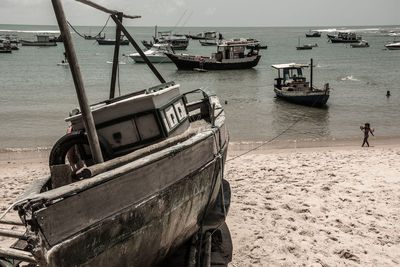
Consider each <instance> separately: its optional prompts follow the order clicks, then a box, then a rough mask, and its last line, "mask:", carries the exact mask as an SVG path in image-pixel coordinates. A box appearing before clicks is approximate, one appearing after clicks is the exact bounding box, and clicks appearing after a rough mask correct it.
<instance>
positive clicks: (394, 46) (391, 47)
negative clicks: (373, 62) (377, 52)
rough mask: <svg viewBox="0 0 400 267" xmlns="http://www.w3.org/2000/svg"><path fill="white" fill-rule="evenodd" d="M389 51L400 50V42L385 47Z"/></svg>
mask: <svg viewBox="0 0 400 267" xmlns="http://www.w3.org/2000/svg"><path fill="white" fill-rule="evenodd" d="M385 47H386V48H387V49H389V50H400V42H392V43H388V44H386V45H385Z"/></svg>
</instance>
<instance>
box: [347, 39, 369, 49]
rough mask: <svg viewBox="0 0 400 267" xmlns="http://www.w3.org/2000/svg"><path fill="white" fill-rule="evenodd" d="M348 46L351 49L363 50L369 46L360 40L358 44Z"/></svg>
mask: <svg viewBox="0 0 400 267" xmlns="http://www.w3.org/2000/svg"><path fill="white" fill-rule="evenodd" d="M350 46H351V47H353V48H364V47H369V44H368V42H367V41H365V40H360V41H359V42H358V43H352V44H350Z"/></svg>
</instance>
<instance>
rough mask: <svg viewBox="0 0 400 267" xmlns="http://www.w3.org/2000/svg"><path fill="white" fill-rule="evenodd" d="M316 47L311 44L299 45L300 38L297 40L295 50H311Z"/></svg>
mask: <svg viewBox="0 0 400 267" xmlns="http://www.w3.org/2000/svg"><path fill="white" fill-rule="evenodd" d="M317 46H318V45H317V44H314V45H312V44H305V45H300V38H299V43H298V45H297V46H296V49H297V50H310V49H312V48H313V47H317Z"/></svg>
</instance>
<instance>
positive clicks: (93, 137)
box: [51, 0, 104, 163]
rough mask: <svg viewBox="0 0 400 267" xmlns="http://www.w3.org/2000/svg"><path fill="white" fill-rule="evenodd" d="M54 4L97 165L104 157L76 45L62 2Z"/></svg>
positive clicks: (58, 0) (55, 0)
mask: <svg viewBox="0 0 400 267" xmlns="http://www.w3.org/2000/svg"><path fill="white" fill-rule="evenodd" d="M51 2H52V4H53V9H54V13H55V15H56V18H57V23H58V27H59V28H60V32H61V36H62V39H63V43H64V47H65V52H66V54H67V58H68V62H69V67H70V69H71V74H72V78H73V80H74V84H75V90H76V94H77V96H78V102H79V107H80V109H81V112H82V119H83V125H84V127H85V130H86V133H87V136H88V141H89V147H90V151H91V152H92V156H93V160H94V162H95V163H102V162H104V160H103V155H102V154H101V148H100V143H99V138H98V136H97V132H96V126H95V124H94V119H93V114H92V111H91V109H90V106H89V102H88V99H87V96H86V92H85V87H84V85H83V79H82V74H81V71H80V68H79V64H78V59H77V57H76V53H75V49H74V45H73V43H72V38H71V33H70V31H69V28H68V24H67V20H66V18H65V14H64V10H63V7H62V4H61V0H51Z"/></svg>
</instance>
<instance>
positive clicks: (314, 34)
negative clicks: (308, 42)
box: [306, 30, 321, 37]
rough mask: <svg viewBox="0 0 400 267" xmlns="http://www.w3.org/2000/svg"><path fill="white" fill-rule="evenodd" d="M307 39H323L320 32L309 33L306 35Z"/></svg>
mask: <svg viewBox="0 0 400 267" xmlns="http://www.w3.org/2000/svg"><path fill="white" fill-rule="evenodd" d="M306 37H321V33H320V32H319V31H311V30H310V31H309V32H308V33H306Z"/></svg>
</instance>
